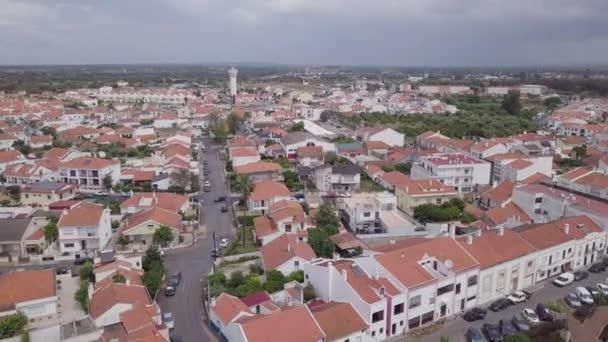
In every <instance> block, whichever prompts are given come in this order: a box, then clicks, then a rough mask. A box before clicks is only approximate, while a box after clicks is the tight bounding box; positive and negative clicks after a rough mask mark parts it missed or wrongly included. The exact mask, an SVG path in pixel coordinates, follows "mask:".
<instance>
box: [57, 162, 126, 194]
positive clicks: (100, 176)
mask: <svg viewBox="0 0 608 342" xmlns="http://www.w3.org/2000/svg"><path fill="white" fill-rule="evenodd" d="M106 176H110V178H111V180H112V184H116V183H117V182H118V181H120V161H119V160H111V159H101V158H95V157H79V158H75V159H72V160H70V161H68V162H65V163H62V164H61V166H60V167H59V177H60V179H61V181H62V182H64V183H70V184H77V185H78V187H79V188H80V189H84V190H102V189H104V188H105V187H104V178H106Z"/></svg>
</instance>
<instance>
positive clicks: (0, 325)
mask: <svg viewBox="0 0 608 342" xmlns="http://www.w3.org/2000/svg"><path fill="white" fill-rule="evenodd" d="M27 322H28V320H27V316H26V315H25V314H24V313H23V312H21V311H18V312H16V313H14V314H12V315H9V316H5V317H3V318H2V321H0V338H2V339H5V338H10V337H13V336H17V335H19V334H22V333H23V332H24V330H25V327H26V326H27Z"/></svg>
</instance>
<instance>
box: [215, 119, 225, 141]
mask: <svg viewBox="0 0 608 342" xmlns="http://www.w3.org/2000/svg"><path fill="white" fill-rule="evenodd" d="M213 133H214V136H215V141H216V142H217V143H219V144H224V143H226V140H228V132H226V127H225V124H224V121H222V120H220V121H218V122H217V124H216V125H215V127H214V130H213Z"/></svg>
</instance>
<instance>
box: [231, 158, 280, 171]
mask: <svg viewBox="0 0 608 342" xmlns="http://www.w3.org/2000/svg"><path fill="white" fill-rule="evenodd" d="M279 171H281V165H279V164H277V163H272V162H264V161H257V162H253V163H249V164H245V165H241V166H237V167H235V168H234V172H235V173H236V174H251V173H261V172H279Z"/></svg>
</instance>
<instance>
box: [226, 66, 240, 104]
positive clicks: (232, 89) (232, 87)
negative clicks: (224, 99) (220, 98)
mask: <svg viewBox="0 0 608 342" xmlns="http://www.w3.org/2000/svg"><path fill="white" fill-rule="evenodd" d="M238 73H239V70H238V69H235V68H234V67H231V68H230V69H228V76H229V77H230V96H233V97H234V96H236V75H237V74H238Z"/></svg>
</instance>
